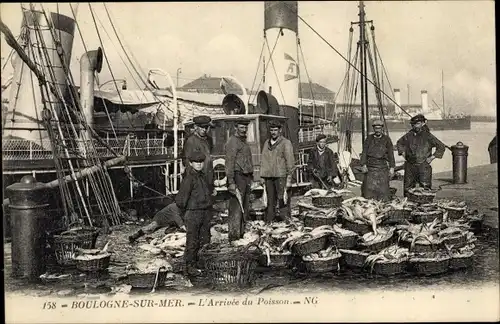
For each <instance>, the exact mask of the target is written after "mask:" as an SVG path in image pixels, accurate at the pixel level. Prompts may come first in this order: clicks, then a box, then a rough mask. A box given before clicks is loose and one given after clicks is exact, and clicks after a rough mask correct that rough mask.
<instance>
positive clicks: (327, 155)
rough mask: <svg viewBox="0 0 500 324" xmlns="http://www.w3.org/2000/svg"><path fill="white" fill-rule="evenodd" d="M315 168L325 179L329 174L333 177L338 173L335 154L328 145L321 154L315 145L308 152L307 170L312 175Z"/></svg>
mask: <svg viewBox="0 0 500 324" xmlns="http://www.w3.org/2000/svg"><path fill="white" fill-rule="evenodd" d="M315 169H316V170H317V171H318V172H319V176H320V178H321V179H325V178H327V177H329V176H332V177H333V178H335V177H336V176H338V175H339V170H338V168H337V163H336V159H335V155H334V153H333V151H332V150H331V149H330V148H329V147H325V152H324V153H323V154H321V155H320V154H319V151H318V148H317V147H315V148H314V149H313V150H312V151H311V153H310V154H309V158H308V160H307V171H308V172H309V174H311V175H312V174H313V170H315Z"/></svg>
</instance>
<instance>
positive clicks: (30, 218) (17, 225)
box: [6, 175, 50, 281]
mask: <svg viewBox="0 0 500 324" xmlns="http://www.w3.org/2000/svg"><path fill="white" fill-rule="evenodd" d="M6 194H7V196H8V198H9V208H10V223H11V235H12V243H11V249H12V276H13V277H18V278H25V279H28V280H30V281H36V280H38V279H39V276H40V275H41V274H42V273H44V272H45V270H46V256H47V253H46V248H45V247H46V242H47V232H49V231H50V219H49V215H48V212H47V211H48V206H49V204H48V198H49V194H48V189H47V188H46V187H45V186H44V184H42V183H40V182H37V181H36V179H35V178H34V177H33V176H31V175H27V176H24V177H23V178H22V179H21V181H20V182H18V183H14V184H12V185H10V186H8V187H7V188H6Z"/></svg>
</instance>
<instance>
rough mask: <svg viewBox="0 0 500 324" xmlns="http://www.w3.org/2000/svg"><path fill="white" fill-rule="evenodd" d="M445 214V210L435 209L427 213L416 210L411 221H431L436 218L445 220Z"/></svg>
mask: <svg viewBox="0 0 500 324" xmlns="http://www.w3.org/2000/svg"><path fill="white" fill-rule="evenodd" d="M443 214H444V210H436V211H433V212H432V213H426V212H420V211H416V210H414V211H412V212H411V221H412V223H415V224H422V223H431V222H433V221H434V220H435V219H436V218H437V219H439V220H443Z"/></svg>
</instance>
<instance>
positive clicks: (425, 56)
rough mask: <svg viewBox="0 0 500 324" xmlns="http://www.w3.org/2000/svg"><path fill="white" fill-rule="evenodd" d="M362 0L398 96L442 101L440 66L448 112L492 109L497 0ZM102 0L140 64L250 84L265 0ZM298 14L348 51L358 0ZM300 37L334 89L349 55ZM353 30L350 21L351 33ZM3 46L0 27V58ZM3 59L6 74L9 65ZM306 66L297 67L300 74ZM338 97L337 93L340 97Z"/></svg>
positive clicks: (310, 36) (110, 43)
mask: <svg viewBox="0 0 500 324" xmlns="http://www.w3.org/2000/svg"><path fill="white" fill-rule="evenodd" d="M365 5H366V8H365V10H366V15H367V16H366V18H367V19H368V20H373V21H374V26H375V28H376V29H375V35H376V41H377V47H378V49H379V52H380V55H381V59H382V62H383V63H384V66H385V68H386V70H387V74H388V77H389V81H390V83H391V85H392V87H393V88H400V89H401V98H402V103H403V104H406V103H407V102H408V88H409V89H410V91H409V98H410V103H415V104H419V103H420V91H421V90H423V89H425V90H427V91H428V93H429V102H430V103H432V101H435V102H436V103H439V104H441V102H442V96H441V73H442V71H443V75H444V89H445V98H446V106H450V107H452V112H456V113H458V112H465V113H470V114H474V115H490V116H494V115H495V114H496V73H495V71H496V68H495V20H494V19H495V18H494V17H495V15H494V9H495V8H494V2H493V1H366V2H365ZM43 6H44V8H45V9H46V10H50V9H54V8H56V5H55V4H44V5H43ZM106 6H107V8H108V9H109V11H110V14H111V18H112V21H113V23H114V24H115V28H116V30H117V32H118V34H119V35H120V40H121V41H122V42H123V43H124V46H125V47H126V48H127V51H129V53H132V56H133V59H135V60H136V61H137V62H139V65H140V67H141V68H142V69H143V70H144V72H145V73H147V71H148V69H150V68H161V69H163V70H164V71H167V72H168V73H169V74H170V75H171V76H172V78H173V79H174V82H175V79H176V72H177V69H179V68H180V69H181V73H180V75H179V84H180V85H183V84H185V83H187V82H189V81H191V80H192V79H196V78H198V77H199V76H201V75H203V74H209V75H211V76H223V75H232V76H234V77H236V78H237V79H238V80H240V81H241V82H242V83H243V84H244V85H245V86H246V87H247V88H251V86H252V81H253V79H254V77H255V74H256V71H257V64H258V60H259V54H260V50H261V47H262V45H263V41H264V40H263V27H264V3H263V2H229V1H223V2H222V1H221V2H199V3H197V2H187V3H182V2H164V3H159V2H156V3H107V4H106ZM75 7H76V5H74V7H73V8H74V9H76V8H75ZM91 7H92V10H93V11H94V15H95V17H96V20H97V25H98V27H99V32H100V34H101V38H102V41H103V45H104V49H105V52H106V54H107V58H108V60H109V62H110V66H111V69H112V71H113V74H114V76H115V78H126V79H127V80H128V84H129V87H131V88H133V87H135V86H134V81H133V78H132V76H131V75H130V73H129V72H128V71H127V69H126V67H125V64H123V63H122V59H121V58H120V57H122V58H123V59H124V60H126V58H125V55H124V53H123V51H121V50H120V49H119V48H120V46H119V44H118V41H117V38H116V37H115V36H114V32H113V29H112V27H111V25H110V22H109V20H108V17H107V15H106V11H105V8H104V5H103V4H102V3H92V4H91ZM0 8H1V18H2V21H3V22H4V23H5V24H6V25H7V26H9V27H10V28H11V30H12V32H13V33H14V35H17V34H18V33H19V29H20V24H21V14H20V13H21V10H20V4H19V3H17V4H15V3H1V4H0ZM77 9H78V10H77V11H78V12H77V18H78V24H79V30H80V31H81V33H82V35H83V39H84V41H85V46H86V47H87V49H96V48H97V47H98V46H100V41H99V38H98V35H97V32H96V28H95V26H94V22H93V20H92V15H91V13H90V9H89V4H88V3H80V4H79V5H78V8H77ZM59 10H60V12H61V13H65V14H67V15H68V16H70V17H71V16H72V13H71V10H70V9H69V4H68V3H64V4H60V5H59ZM299 15H300V17H302V18H303V19H304V20H305V21H307V23H308V24H309V25H311V26H312V27H313V28H314V29H316V31H317V32H318V33H319V34H321V35H322V36H323V37H324V38H325V39H326V40H327V41H328V42H329V43H330V44H331V45H332V46H333V47H335V48H336V49H337V50H338V51H339V52H340V53H342V54H343V55H344V56H345V55H346V53H347V49H348V43H349V27H350V23H351V22H352V21H357V19H358V2H357V1H335V2H326V1H321V2H316V1H299ZM99 21H100V22H102V25H101V23H100V22H99ZM75 34H76V35H75V39H74V47H73V54H72V65H71V66H72V71H73V73H74V76H76V78H78V75H79V73H78V66H79V65H78V64H79V63H78V62H79V58H80V57H81V55H82V54H83V53H84V52H85V50H84V46H83V42H82V39H81V37H80V35H79V32H78V30H77V32H76V33H75ZM108 34H109V35H110V36H111V37H108ZM299 37H300V40H301V44H302V49H303V53H304V59H305V67H306V68H307V70H308V72H309V75H310V77H311V80H312V81H313V82H317V83H320V84H321V85H323V86H326V87H327V88H329V89H331V90H332V91H334V92H338V91H339V87H340V85H341V83H342V80H343V79H344V76H345V69H346V63H345V61H344V60H343V59H342V58H341V57H340V56H339V55H338V54H337V53H335V51H333V50H332V49H331V48H330V47H329V46H328V45H327V44H326V43H325V42H324V41H323V40H321V39H320V38H319V37H318V36H317V35H316V34H315V33H314V32H313V31H312V30H311V29H310V28H309V27H307V26H306V25H305V24H304V23H302V22H301V21H299ZM358 37H359V34H358V30H357V29H356V28H355V32H354V34H353V38H354V39H355V40H356V39H357V38H358ZM110 38H111V40H110ZM270 42H272V41H270ZM354 45H355V44H354ZM9 52H10V48H9V47H8V46H7V45H6V43H5V41H4V39H3V35H2V42H1V55H2V65H3V62H4V59H5V58H6V57H7V56H8V54H9ZM9 65H10V64H9ZM127 65H128V64H127ZM9 68H10V66H7V68H6V71H5V74H7V73H11V72H12V68H10V72H9ZM304 70H305V69H304V67H303V66H302V69H301V71H302V78H305V75H304ZM4 78H5V76H4V72H3V73H2V79H4ZM99 78H100V80H101V83H102V82H104V81H107V80H109V79H111V74H110V73H109V69H108V67H107V64H105V66H104V68H103V71H102V72H101V74H100V77H99ZM141 87H142V86H141ZM340 93H343V92H342V91H341V92H340ZM342 99H343V98H342V95H340V96H339V98H338V100H337V101H339V102H342V101H343V100H342Z"/></svg>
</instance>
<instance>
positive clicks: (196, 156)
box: [188, 151, 206, 162]
mask: <svg viewBox="0 0 500 324" xmlns="http://www.w3.org/2000/svg"><path fill="white" fill-rule="evenodd" d="M205 158H206V157H205V153H203V152H201V151H194V152H191V153H190V154H189V155H188V160H189V162H203V161H205Z"/></svg>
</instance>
